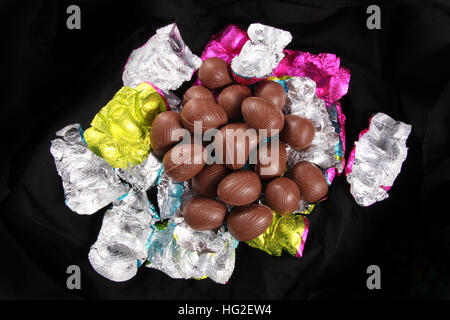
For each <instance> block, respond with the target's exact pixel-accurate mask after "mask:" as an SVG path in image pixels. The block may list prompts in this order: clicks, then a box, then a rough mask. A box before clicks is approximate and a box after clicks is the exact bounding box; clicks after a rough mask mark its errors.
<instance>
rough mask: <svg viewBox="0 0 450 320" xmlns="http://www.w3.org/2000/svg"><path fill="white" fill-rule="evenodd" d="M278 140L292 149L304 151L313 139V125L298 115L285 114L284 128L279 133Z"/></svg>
mask: <svg viewBox="0 0 450 320" xmlns="http://www.w3.org/2000/svg"><path fill="white" fill-rule="evenodd" d="M280 139H281V140H282V141H284V142H285V143H287V144H288V145H290V146H291V147H292V148H294V149H298V150H303V149H306V148H308V147H309V146H310V145H311V142H312V141H313V139H314V124H313V123H312V121H311V120H309V119H306V118H303V117H301V116H299V115H296V114H287V115H285V116H284V128H283V130H282V131H281V133H280Z"/></svg>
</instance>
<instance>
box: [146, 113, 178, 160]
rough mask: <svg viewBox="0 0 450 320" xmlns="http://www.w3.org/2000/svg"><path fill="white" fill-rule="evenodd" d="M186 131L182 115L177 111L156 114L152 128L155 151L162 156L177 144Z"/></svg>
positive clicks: (152, 144) (151, 140)
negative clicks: (182, 122)
mask: <svg viewBox="0 0 450 320" xmlns="http://www.w3.org/2000/svg"><path fill="white" fill-rule="evenodd" d="M183 131H185V129H184V128H183V126H182V124H181V118H180V115H179V114H178V113H177V112H175V111H164V112H161V113H160V114H158V115H157V116H156V118H155V119H154V120H153V123H152V126H151V128H150V144H151V147H152V150H153V152H154V153H155V154H156V155H158V156H162V155H164V153H166V151H167V150H169V149H170V148H172V147H173V146H174V145H175V144H177V143H178V142H179V141H181V139H182V138H183V136H182V135H181V133H182V132H183Z"/></svg>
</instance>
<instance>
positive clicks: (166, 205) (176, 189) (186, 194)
mask: <svg viewBox="0 0 450 320" xmlns="http://www.w3.org/2000/svg"><path fill="white" fill-rule="evenodd" d="M156 197H157V200H158V207H159V215H160V218H161V220H165V219H169V218H172V217H173V216H174V215H175V213H176V212H179V211H180V207H181V202H182V199H184V201H186V200H187V199H189V198H190V197H192V193H191V192H190V189H189V186H188V182H187V181H186V182H174V181H173V180H172V179H171V178H170V177H169V176H168V175H167V174H165V172H162V174H161V177H160V179H159V181H158V193H157V196H156Z"/></svg>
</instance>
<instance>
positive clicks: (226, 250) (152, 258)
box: [146, 222, 238, 284]
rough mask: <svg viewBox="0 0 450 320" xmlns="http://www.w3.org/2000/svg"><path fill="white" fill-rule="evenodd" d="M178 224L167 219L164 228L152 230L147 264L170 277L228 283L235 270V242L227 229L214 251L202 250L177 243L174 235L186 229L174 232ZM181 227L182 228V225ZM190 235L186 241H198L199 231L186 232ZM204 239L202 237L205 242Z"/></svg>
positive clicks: (205, 239) (236, 242)
mask: <svg viewBox="0 0 450 320" xmlns="http://www.w3.org/2000/svg"><path fill="white" fill-rule="evenodd" d="M177 228H179V226H178V225H177V224H176V223H173V222H170V223H169V224H168V225H167V228H166V229H165V230H155V234H154V235H153V237H152V239H151V242H150V249H149V252H148V258H147V259H148V263H147V264H146V266H147V267H149V268H153V269H157V270H160V271H162V272H164V273H166V274H167V275H169V276H170V277H172V278H183V279H189V278H194V279H204V278H206V277H209V278H211V279H212V280H213V281H215V282H218V283H222V284H224V283H227V281H228V279H229V278H230V277H231V275H232V273H233V271H234V263H235V258H236V254H235V248H236V246H237V244H238V241H237V240H235V239H234V238H233V237H232V236H231V234H230V233H229V232H225V233H224V234H223V235H222V236H220V238H219V239H218V240H217V241H219V242H220V241H222V247H221V248H219V247H218V248H215V250H218V249H219V250H218V251H216V252H205V251H196V250H189V249H185V248H183V247H182V246H180V245H179V243H178V242H177V239H176V238H175V237H174V234H179V233H180V232H186V230H182V231H177ZM181 228H182V227H181ZM185 236H186V237H187V238H191V240H190V241H189V242H191V243H199V240H198V239H196V238H199V237H201V236H202V233H201V232H200V233H199V234H193V233H192V234H191V235H190V236H189V235H185ZM185 240H186V239H185ZM206 241H208V239H207V238H204V239H202V242H203V243H205V242H206Z"/></svg>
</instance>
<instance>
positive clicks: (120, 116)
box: [84, 83, 167, 169]
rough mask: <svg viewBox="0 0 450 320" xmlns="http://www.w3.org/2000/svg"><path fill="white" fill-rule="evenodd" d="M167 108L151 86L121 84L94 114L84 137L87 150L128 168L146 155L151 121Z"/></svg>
mask: <svg viewBox="0 0 450 320" xmlns="http://www.w3.org/2000/svg"><path fill="white" fill-rule="evenodd" d="M166 110H167V104H166V100H165V99H164V97H163V96H162V95H161V93H160V91H159V90H158V89H157V88H155V87H154V86H153V85H151V84H149V83H141V84H140V85H138V86H137V87H136V89H133V88H130V87H122V88H121V89H120V90H119V91H118V92H117V93H116V94H115V95H114V97H113V98H112V100H111V101H109V102H108V104H107V105H106V106H105V107H103V108H102V109H101V110H100V111H99V112H98V113H97V114H96V115H95V117H94V119H93V120H92V123H91V127H90V128H88V129H87V130H86V132H85V133H84V137H85V139H86V142H87V144H88V146H89V149H91V150H92V151H93V152H94V153H95V154H97V155H98V156H100V157H102V158H103V159H105V160H106V161H107V162H108V163H109V164H110V165H111V166H112V167H114V168H124V169H127V168H130V167H133V166H135V165H139V164H141V163H142V162H144V160H145V159H146V158H147V156H148V154H149V153H150V148H151V145H150V126H151V123H152V122H153V119H154V118H155V117H156V116H157V115H158V113H160V112H162V111H166Z"/></svg>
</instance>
